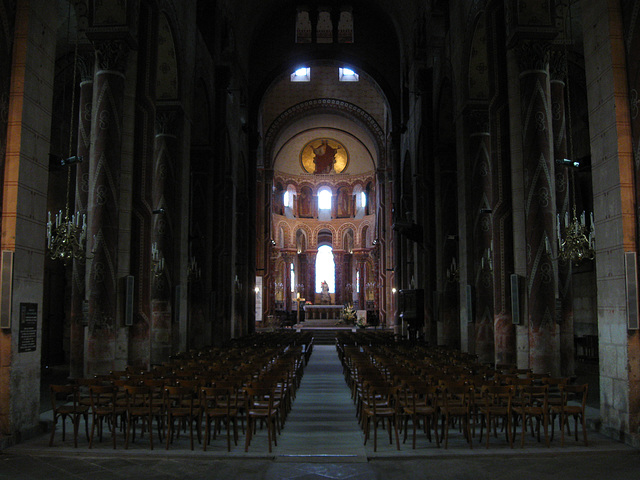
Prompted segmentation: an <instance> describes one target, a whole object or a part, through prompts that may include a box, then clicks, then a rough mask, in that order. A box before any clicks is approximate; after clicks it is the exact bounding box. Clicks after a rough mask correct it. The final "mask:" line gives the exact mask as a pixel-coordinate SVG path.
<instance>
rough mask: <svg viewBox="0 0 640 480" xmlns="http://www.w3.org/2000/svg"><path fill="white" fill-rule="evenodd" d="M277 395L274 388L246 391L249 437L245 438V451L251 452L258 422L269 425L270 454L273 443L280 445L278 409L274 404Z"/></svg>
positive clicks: (258, 387) (256, 388)
mask: <svg viewBox="0 0 640 480" xmlns="http://www.w3.org/2000/svg"><path fill="white" fill-rule="evenodd" d="M274 399H275V394H274V392H273V387H272V386H257V387H247V388H246V390H245V416H246V418H247V435H246V437H245V445H244V451H245V452H248V451H249V445H250V444H251V439H252V437H253V434H254V433H255V431H256V429H257V424H258V421H264V423H266V425H267V438H268V442H269V453H271V443H272V442H273V444H274V445H276V446H277V445H278V440H277V438H276V433H277V429H278V428H279V427H278V407H277V406H275V404H274Z"/></svg>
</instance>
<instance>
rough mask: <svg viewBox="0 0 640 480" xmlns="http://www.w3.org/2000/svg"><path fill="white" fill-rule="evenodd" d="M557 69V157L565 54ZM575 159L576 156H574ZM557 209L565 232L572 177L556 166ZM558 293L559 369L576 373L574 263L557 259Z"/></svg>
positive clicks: (563, 123) (562, 141)
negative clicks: (572, 269)
mask: <svg viewBox="0 0 640 480" xmlns="http://www.w3.org/2000/svg"><path fill="white" fill-rule="evenodd" d="M554 59H556V61H557V62H554V64H555V66H556V68H553V69H552V70H551V72H552V77H553V78H552V80H551V106H552V108H551V113H552V117H551V118H552V124H553V154H554V158H556V159H563V158H569V155H570V153H569V152H568V150H567V134H568V132H569V131H570V130H569V129H568V126H567V115H566V109H565V91H566V86H565V83H564V81H563V80H564V78H565V75H566V64H565V60H566V59H565V54H564V53H563V54H560V53H559V52H555V55H554ZM571 160H575V159H573V158H572V159H571ZM555 178H556V212H557V214H558V215H559V216H560V219H561V220H562V221H561V222H560V224H561V225H562V226H561V233H564V229H563V227H564V218H565V213H567V212H569V215H571V211H570V208H571V206H570V195H571V188H572V185H571V184H570V180H569V171H568V167H559V166H556V172H555ZM558 293H559V296H560V312H559V313H560V318H559V322H560V327H559V328H560V370H561V374H562V375H566V376H569V375H573V374H574V371H575V358H574V350H575V346H574V341H573V337H574V333H573V284H572V272H571V262H563V261H559V262H558Z"/></svg>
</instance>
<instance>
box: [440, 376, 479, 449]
mask: <svg viewBox="0 0 640 480" xmlns="http://www.w3.org/2000/svg"><path fill="white" fill-rule="evenodd" d="M473 402H474V396H473V387H472V386H470V385H455V384H450V385H449V386H447V387H444V391H443V395H442V402H441V405H440V418H441V419H442V429H443V435H444V448H447V447H448V446H449V429H450V427H451V424H452V421H453V420H454V419H459V420H460V421H461V422H462V424H461V425H462V429H463V433H464V437H465V439H466V440H467V442H468V443H469V448H473V440H472V438H471V437H472V436H471V411H472V406H473Z"/></svg>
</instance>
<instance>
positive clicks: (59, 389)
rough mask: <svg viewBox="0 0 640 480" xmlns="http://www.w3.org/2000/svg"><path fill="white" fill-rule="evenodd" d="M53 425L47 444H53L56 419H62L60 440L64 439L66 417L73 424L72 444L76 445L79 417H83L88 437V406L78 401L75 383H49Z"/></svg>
mask: <svg viewBox="0 0 640 480" xmlns="http://www.w3.org/2000/svg"><path fill="white" fill-rule="evenodd" d="M49 390H50V391H51V406H52V408H53V425H52V426H51V438H50V439H49V446H50V447H51V446H52V445H53V437H54V435H55V433H56V425H57V424H58V419H62V441H63V442H64V440H65V434H66V420H67V417H68V418H69V419H70V420H71V424H72V425H73V446H74V447H76V448H77V447H78V429H79V425H80V419H81V418H84V422H85V430H86V434H87V439H88V438H89V407H88V406H87V405H81V404H80V403H79V394H78V387H77V386H75V385H50V386H49Z"/></svg>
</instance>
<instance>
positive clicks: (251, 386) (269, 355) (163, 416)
mask: <svg viewBox="0 0 640 480" xmlns="http://www.w3.org/2000/svg"><path fill="white" fill-rule="evenodd" d="M285 343H286V342H285ZM262 347H263V348H262V350H261V352H260V354H259V355H258V354H257V353H256V354H254V355H252V353H253V352H251V351H249V352H247V355H246V356H245V361H244V362H243V363H238V364H236V365H231V364H230V365H227V368H225V369H223V368H219V369H216V370H215V372H212V371H211V370H210V369H209V368H207V366H208V365H211V363H209V364H208V363H207V361H201V360H204V359H207V360H208V361H209V362H214V361H215V360H217V359H218V358H219V357H222V356H224V353H223V350H217V351H216V353H215V354H212V353H211V352H207V354H206V355H193V354H192V355H188V356H181V358H174V359H172V361H171V362H167V364H166V365H163V366H162V367H163V368H154V369H152V370H150V371H149V372H140V371H138V370H137V369H134V368H127V369H125V370H121V371H113V372H110V374H108V375H101V376H96V377H94V378H91V379H77V380H76V381H74V382H73V383H72V384H69V385H51V387H50V388H51V399H52V407H53V428H52V432H51V438H50V442H49V444H50V445H53V440H54V436H55V431H56V425H57V424H58V423H59V422H61V423H62V434H63V441H64V440H65V434H66V427H65V423H66V420H67V419H69V420H71V423H72V425H73V429H74V446H76V447H77V444H78V430H79V425H80V422H81V420H84V422H85V427H86V434H87V438H88V442H89V448H91V447H92V446H93V444H94V441H95V440H96V439H99V440H100V441H102V438H103V433H104V429H105V427H106V428H108V430H109V431H110V432H111V437H112V444H113V448H116V430H117V426H118V424H119V425H120V429H121V430H122V431H123V432H124V435H125V448H128V446H129V443H130V442H133V441H135V434H136V426H139V427H140V430H141V435H143V434H144V433H145V432H148V436H149V446H150V448H151V449H153V446H154V445H153V436H154V435H153V426H154V423H155V425H156V430H157V435H158V438H159V440H160V441H163V439H164V441H165V445H166V448H167V449H168V448H169V446H170V444H171V443H172V442H173V440H174V438H175V437H176V436H177V435H179V434H180V430H181V429H185V428H188V430H189V437H190V448H191V449H192V450H193V448H194V434H197V438H198V441H199V442H201V443H202V444H203V449H205V450H206V449H207V446H208V445H210V442H211V436H212V434H213V435H214V438H215V435H216V434H217V432H219V431H220V430H221V428H222V427H223V426H226V433H227V450H229V451H230V450H231V436H233V440H234V443H235V444H236V445H237V442H238V423H241V425H242V428H243V430H244V422H245V420H246V423H247V437H246V442H245V450H247V451H248V448H249V444H250V442H251V438H252V436H253V435H254V433H255V430H256V429H257V426H258V425H260V424H263V423H264V424H266V426H267V430H268V440H269V451H271V448H272V447H271V445H272V443H276V442H277V440H276V433H279V432H280V429H281V428H282V427H283V426H284V422H285V418H286V416H287V414H288V412H289V411H290V409H291V406H292V403H293V399H294V398H295V393H296V390H297V388H298V386H299V384H300V379H301V377H302V374H303V372H304V365H305V364H306V362H307V361H308V356H307V354H308V349H304V348H301V347H299V346H297V345H291V344H289V345H287V344H285V345H281V344H278V345H276V346H268V345H266V344H263V345H262ZM194 358H198V362H197V366H198V368H197V369H196V368H195V365H194V364H192V363H191V362H192V361H193V359H194ZM164 367H166V368H164ZM185 367H187V368H185ZM191 367H194V368H191ZM187 372H188V373H187ZM89 417H91V420H92V422H91V432H90V433H89ZM203 428H204V441H203V439H202V430H203ZM232 434H233V435H232Z"/></svg>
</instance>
